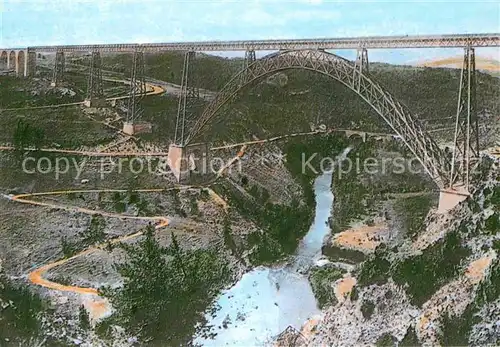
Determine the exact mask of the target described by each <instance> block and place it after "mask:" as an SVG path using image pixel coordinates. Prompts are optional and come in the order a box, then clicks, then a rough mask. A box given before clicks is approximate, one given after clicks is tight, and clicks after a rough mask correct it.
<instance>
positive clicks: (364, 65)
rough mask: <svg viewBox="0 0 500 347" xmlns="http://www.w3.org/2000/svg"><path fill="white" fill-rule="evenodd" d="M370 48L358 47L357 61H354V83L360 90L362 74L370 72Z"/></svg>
mask: <svg viewBox="0 0 500 347" xmlns="http://www.w3.org/2000/svg"><path fill="white" fill-rule="evenodd" d="M368 66H369V64H368V50H367V49H366V48H358V50H357V52H356V61H355V62H354V70H353V76H352V77H353V83H354V87H355V88H356V89H357V90H358V91H359V90H360V88H361V74H365V75H366V74H368V72H369V69H368Z"/></svg>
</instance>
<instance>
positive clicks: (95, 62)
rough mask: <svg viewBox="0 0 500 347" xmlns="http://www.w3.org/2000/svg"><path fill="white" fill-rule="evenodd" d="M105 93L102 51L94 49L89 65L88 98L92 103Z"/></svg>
mask: <svg viewBox="0 0 500 347" xmlns="http://www.w3.org/2000/svg"><path fill="white" fill-rule="evenodd" d="M103 95H104V92H103V86H102V70H101V53H100V52H99V51H93V52H92V56H91V59H90V66H89V77H88V83H87V100H88V101H89V102H90V104H91V103H92V101H93V100H97V99H101V98H102V97H103Z"/></svg>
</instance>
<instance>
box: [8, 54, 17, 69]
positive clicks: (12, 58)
mask: <svg viewBox="0 0 500 347" xmlns="http://www.w3.org/2000/svg"><path fill="white" fill-rule="evenodd" d="M16 59H17V54H16V51H10V53H9V69H16Z"/></svg>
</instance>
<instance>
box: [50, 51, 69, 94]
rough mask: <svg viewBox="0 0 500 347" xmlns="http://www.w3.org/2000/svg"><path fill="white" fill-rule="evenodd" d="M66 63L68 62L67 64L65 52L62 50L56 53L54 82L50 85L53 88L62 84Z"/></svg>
mask: <svg viewBox="0 0 500 347" xmlns="http://www.w3.org/2000/svg"><path fill="white" fill-rule="evenodd" d="M65 63H66V62H65V56H64V52H63V51H61V50H58V51H57V52H56V59H55V61H54V71H53V73H52V82H51V83H50V85H51V86H52V87H56V86H58V85H59V84H60V83H61V82H62V80H63V76H64V67H65Z"/></svg>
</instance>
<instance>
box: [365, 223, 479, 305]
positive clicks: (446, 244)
mask: <svg viewBox="0 0 500 347" xmlns="http://www.w3.org/2000/svg"><path fill="white" fill-rule="evenodd" d="M469 254H470V250H469V249H468V248H466V247H465V246H463V245H462V242H461V239H460V237H459V236H458V235H457V233H456V232H449V233H448V234H447V235H446V237H445V238H444V239H442V240H440V241H439V242H437V243H435V244H434V245H432V246H430V247H428V248H427V249H425V250H424V251H423V252H422V254H419V255H414V256H411V257H409V258H406V259H403V260H399V261H392V262H391V261H390V260H389V251H387V250H380V251H376V252H375V254H373V255H372V256H371V257H370V258H369V259H368V260H366V261H365V262H364V263H363V264H362V266H361V269H360V272H359V274H358V284H359V285H360V286H366V285H370V284H375V283H376V284H381V283H385V282H386V281H387V279H388V278H389V277H392V278H393V280H394V281H395V282H396V283H397V284H399V285H401V286H403V287H404V288H405V290H406V292H407V294H408V295H409V296H410V299H411V301H412V303H413V304H414V305H417V306H421V305H422V304H423V303H424V302H425V301H427V300H428V299H429V298H430V297H431V295H432V294H433V293H435V292H436V290H438V289H439V288H440V287H441V286H443V285H444V284H446V283H447V282H449V281H450V280H451V279H452V278H454V277H456V276H457V275H458V270H459V268H460V264H461V262H462V260H463V259H464V258H466V257H467V256H469Z"/></svg>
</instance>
